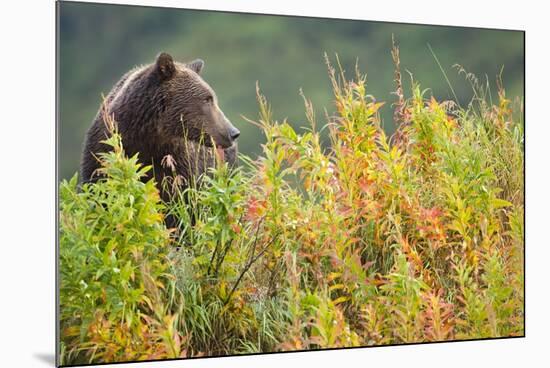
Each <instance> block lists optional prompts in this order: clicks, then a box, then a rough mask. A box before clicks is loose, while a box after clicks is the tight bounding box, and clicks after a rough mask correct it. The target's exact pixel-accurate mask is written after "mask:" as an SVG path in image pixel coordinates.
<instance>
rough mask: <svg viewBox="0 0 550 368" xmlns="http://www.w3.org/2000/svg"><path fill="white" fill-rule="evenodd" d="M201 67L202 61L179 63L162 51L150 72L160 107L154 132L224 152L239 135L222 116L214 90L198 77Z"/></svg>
mask: <svg viewBox="0 0 550 368" xmlns="http://www.w3.org/2000/svg"><path fill="white" fill-rule="evenodd" d="M203 67H204V62H203V61H202V60H201V59H197V60H194V61H192V62H190V63H179V62H175V61H174V59H173V58H172V56H170V55H169V54H167V53H164V52H163V53H160V54H159V55H158V56H157V59H156V61H155V63H154V64H152V65H151V66H150V70H149V73H151V74H150V76H154V77H155V78H154V79H155V80H156V85H157V87H156V93H155V96H154V98H153V99H154V100H156V101H155V103H156V104H158V106H162V111H160V112H159V116H158V120H157V124H158V126H157V131H158V132H159V133H160V134H161V135H162V136H164V137H171V138H173V139H181V138H185V139H186V140H191V141H194V142H198V143H200V144H203V145H205V146H208V147H212V146H213V145H215V146H216V148H217V149H218V150H220V149H225V148H228V147H231V146H232V145H233V144H234V143H235V141H236V139H237V138H238V137H239V135H240V132H239V130H238V129H237V128H235V126H233V124H231V122H230V121H229V119H227V117H226V116H225V115H224V113H223V112H222V110H221V109H220V107H219V106H218V99H217V97H216V94H215V93H214V91H213V89H212V88H211V87H210V86H209V85H208V83H206V82H205V81H204V80H203V79H202V77H201V76H200V73H201V71H202V69H203Z"/></svg>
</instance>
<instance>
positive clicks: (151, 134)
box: [80, 53, 240, 200]
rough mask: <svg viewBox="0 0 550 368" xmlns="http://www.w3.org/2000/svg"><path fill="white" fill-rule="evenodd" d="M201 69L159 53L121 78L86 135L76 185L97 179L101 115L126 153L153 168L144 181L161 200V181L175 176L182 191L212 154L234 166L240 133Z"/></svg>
mask: <svg viewBox="0 0 550 368" xmlns="http://www.w3.org/2000/svg"><path fill="white" fill-rule="evenodd" d="M203 67H204V62H203V61H202V60H200V59H197V60H195V61H192V62H190V63H180V62H176V61H174V60H173V58H172V56H170V55H169V54H167V53H160V54H159V55H158V56H157V59H156V61H155V62H154V63H153V64H149V65H145V66H141V67H136V68H134V69H132V70H130V71H129V72H128V73H126V74H125V75H124V76H123V77H122V78H121V79H120V80H119V81H118V82H117V83H116V84H115V86H114V87H113V89H112V90H111V92H110V93H109V94H108V95H107V97H106V98H105V101H104V104H103V105H102V107H101V108H100V109H99V111H98V113H97V115H96V117H95V119H94V121H93V123H92V126H91V127H90V128H89V130H88V132H87V133H86V138H85V141H84V148H83V153H82V160H81V164H80V171H81V180H82V181H83V182H93V181H95V180H97V179H98V178H99V176H98V173H97V169H98V168H99V162H98V160H97V158H96V157H97V154H98V153H100V152H105V151H107V150H109V149H110V147H109V146H107V145H105V144H103V143H101V141H103V140H105V138H106V137H108V135H109V131H108V128H107V126H106V124H105V122H104V114H108V115H109V116H112V117H113V118H114V120H115V121H116V123H117V128H118V132H119V133H120V134H121V136H122V144H123V146H124V150H125V152H126V154H127V155H128V156H133V155H134V154H136V153H139V156H138V158H139V161H140V163H142V164H144V165H152V166H153V170H151V171H150V172H149V173H150V174H149V177H148V178H145V179H146V180H147V179H150V178H151V177H152V176H154V177H155V180H156V183H157V186H158V188H159V190H160V191H161V193H162V197H163V198H164V199H165V200H166V199H167V197H168V196H167V194H168V193H166V191H164V190H162V188H163V187H162V183H163V180H164V178H165V177H167V176H169V177H177V178H179V179H180V180H179V182H181V185H182V186H186V185H189V184H190V181H191V180H193V178H195V177H198V176H199V175H200V174H202V173H204V172H205V171H206V170H207V168H208V167H212V166H213V165H214V164H215V160H216V152H217V156H218V158H221V159H223V160H225V161H226V162H228V163H229V165H230V166H233V165H234V164H235V162H236V160H237V142H236V140H237V138H238V137H239V134H240V132H239V130H238V129H237V128H235V127H234V126H233V124H231V122H230V121H229V120H228V119H227V118H226V117H225V115H224V113H223V112H222V111H221V110H220V108H219V106H218V99H217V97H216V94H215V93H214V91H213V90H212V88H211V87H210V86H209V85H208V84H207V83H206V82H205V81H204V80H203V79H202V78H201V76H200V73H201V70H202V69H203ZM213 146H215V148H214V147H213Z"/></svg>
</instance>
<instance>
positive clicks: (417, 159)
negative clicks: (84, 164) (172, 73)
mask: <svg viewBox="0 0 550 368" xmlns="http://www.w3.org/2000/svg"><path fill="white" fill-rule="evenodd" d="M395 51H396V50H395V49H394V52H395ZM394 55H396V57H397V58H398V57H399V54H398V53H396V54H394ZM327 65H328V67H329V74H330V78H331V81H332V86H333V91H334V97H335V107H336V110H337V113H336V114H335V115H334V116H327V119H328V121H327V124H326V125H325V126H324V127H323V128H322V129H328V131H329V136H330V139H331V147H330V149H326V148H324V146H323V145H322V144H321V138H320V131H319V130H318V129H317V117H316V116H315V110H314V109H313V107H312V104H311V102H310V101H309V100H307V99H306V98H304V101H305V107H306V115H307V117H308V119H309V121H310V128H309V129H305V130H304V131H303V132H302V133H299V132H297V131H296V130H295V129H294V128H293V127H292V126H291V125H290V124H289V123H288V122H287V121H286V120H285V121H283V122H280V123H279V122H276V121H274V119H273V114H272V111H271V109H270V107H269V105H268V104H267V101H266V99H265V97H263V96H262V95H261V94H260V93H259V92H258V101H259V106H260V118H259V120H258V121H257V122H253V123H254V124H255V125H257V126H259V127H260V129H261V130H262V132H263V133H264V134H265V137H266V143H265V144H264V145H263V154H262V155H261V156H260V157H259V158H258V159H256V160H252V159H249V158H247V157H243V161H244V162H245V165H244V167H241V168H238V169H236V170H229V169H228V168H227V166H226V165H225V164H221V163H219V164H218V165H217V166H216V167H215V168H213V169H212V170H211V171H210V172H209V173H208V175H206V176H204V177H202V178H199V180H197V182H196V183H195V185H192V186H191V187H190V188H187V189H185V190H184V191H178V190H176V191H175V192H174V193H173V196H172V199H171V200H170V201H169V202H168V203H160V201H159V195H158V192H157V191H156V189H155V185H154V181H152V180H151V181H148V182H146V183H143V182H141V181H140V177H141V176H142V175H143V174H144V173H145V172H146V170H148V168H147V167H140V166H139V165H138V163H137V157H132V158H127V157H125V156H124V152H123V150H122V144H121V142H120V137H119V136H118V134H116V132H114V134H113V135H112V137H111V138H109V139H108V140H107V143H108V144H110V145H112V146H113V148H114V151H113V152H112V153H108V154H104V155H102V156H101V157H100V159H101V162H102V169H101V170H102V171H103V173H104V174H106V176H107V178H106V179H104V180H100V181H99V182H98V183H96V184H93V185H90V184H85V185H83V186H81V187H80V188H78V186H77V179H76V177H74V178H73V179H71V181H69V182H64V183H63V184H62V186H61V238H60V247H61V249H60V250H61V252H60V255H61V264H60V270H61V290H60V292H61V326H62V346H63V359H64V363H65V364H72V363H76V362H83V361H86V362H100V361H101V362H104V361H123V360H132V359H160V358H166V357H178V356H201V355H227V354H238V353H245V352H269V351H279V350H285V351H286V350H302V349H319V348H328V347H347V346H367V345H380V344H396V343H412V342H426V341H442V340H460V339H472V338H485V337H499V336H521V335H523V334H524V319H523V318H524V317H523V313H524V309H523V297H524V294H523V290H524V288H523V274H524V271H523V238H524V236H523V215H524V207H523V206H524V199H523V121H522V120H521V115H522V111H521V108H522V107H521V105H519V106H518V105H517V104H514V103H512V102H511V101H510V100H509V99H507V97H506V95H505V92H504V90H503V89H502V88H499V90H498V97H497V98H498V100H497V102H496V104H492V103H490V97H491V96H490V91H489V90H488V88H481V87H480V85H479V83H477V81H476V80H475V79H472V76H471V75H470V76H469V80H470V81H471V82H472V86H473V88H474V91H475V97H474V99H473V100H472V101H471V103H470V104H469V105H468V106H466V107H464V108H461V107H459V106H458V105H457V104H456V103H455V102H451V101H437V100H436V99H435V98H434V97H433V96H430V95H429V91H428V90H422V89H421V87H420V85H419V84H418V83H417V82H416V81H414V80H413V81H412V83H411V85H412V90H411V96H410V98H408V99H406V98H405V97H404V96H403V89H402V84H401V74H400V73H399V72H396V82H397V83H398V88H397V92H396V93H397V94H398V97H399V98H398V102H397V103H396V104H395V106H394V108H395V109H396V113H395V114H394V116H395V118H396V123H397V124H398V129H397V131H396V133H395V134H394V135H393V136H391V137H388V136H387V135H386V133H385V131H384V129H383V128H382V126H381V123H380V115H379V110H380V108H381V106H382V103H381V102H378V101H376V100H375V99H374V98H373V97H372V96H370V95H369V94H368V93H367V90H366V77H365V76H364V75H362V74H361V73H359V72H358V71H357V72H356V76H355V78H354V80H353V81H349V80H347V79H346V77H345V75H344V72H343V71H342V68H341V67H338V68H334V67H333V66H332V65H331V64H330V63H328V61H327ZM396 65H399V64H398V63H396ZM165 215H169V216H173V217H174V218H175V219H177V222H178V228H177V229H173V230H172V231H170V232H169V231H168V230H166V228H165V226H164V221H163V218H164V216H165Z"/></svg>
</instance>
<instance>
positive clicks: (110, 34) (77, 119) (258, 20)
mask: <svg viewBox="0 0 550 368" xmlns="http://www.w3.org/2000/svg"><path fill="white" fill-rule="evenodd" d="M59 15H60V18H59V27H60V29H59V37H60V43H59V60H58V61H59V66H60V69H59V74H58V77H59V98H60V106H59V113H60V131H59V136H60V141H59V144H60V147H59V157H60V158H59V175H60V179H64V178H68V177H71V176H72V175H73V174H74V173H75V172H76V171H77V170H78V165H79V160H80V153H81V147H82V142H83V139H84V135H85V132H86V130H87V129H88V127H89V126H90V124H91V122H92V120H93V118H94V116H95V114H96V112H97V109H98V107H99V104H100V102H101V96H102V94H104V95H106V94H107V93H108V92H109V91H110V89H111V88H112V86H113V85H114V84H115V83H116V82H117V80H118V79H119V78H120V77H121V76H122V75H123V74H124V73H125V72H126V71H128V70H129V69H130V68H132V67H134V66H136V65H140V64H147V63H151V62H152V61H153V60H154V59H155V56H156V55H157V54H158V53H159V52H160V51H166V52H169V53H170V54H172V55H173V56H174V57H175V59H176V60H179V61H190V60H192V59H195V58H202V59H203V60H205V62H206V64H205V69H204V71H203V77H204V79H205V80H206V81H207V82H208V83H209V84H210V85H211V86H212V87H213V88H214V90H215V91H216V93H217V94H218V99H219V103H220V107H221V108H222V110H223V111H224V112H225V114H226V116H227V117H228V118H229V119H230V120H231V121H232V122H233V123H234V125H235V126H237V127H238V128H239V129H240V130H241V132H242V134H241V138H240V139H239V148H240V151H241V152H243V153H245V154H248V155H251V156H253V157H254V156H256V155H257V154H258V153H259V152H261V146H260V145H261V143H262V142H263V138H264V137H263V136H262V134H261V133H260V131H259V130H258V128H256V127H255V126H253V125H252V124H250V123H248V122H246V121H245V120H244V119H243V118H242V117H241V115H244V116H246V117H248V118H252V119H256V118H257V116H258V112H257V111H258V108H257V103H256V97H255V84H256V81H258V82H259V84H260V88H261V90H262V92H263V93H264V94H265V95H266V96H267V98H268V100H269V102H270V103H271V105H272V107H273V110H274V116H275V117H276V118H277V119H279V120H282V119H284V118H288V119H289V121H290V122H291V123H292V124H293V125H294V126H295V127H300V126H305V125H307V123H306V119H305V114H304V105H303V100H302V98H301V97H300V95H299V89H300V88H302V89H303V91H304V94H305V95H306V97H308V98H309V99H311V100H312V101H313V103H314V106H315V108H316V111H317V117H318V125H320V124H323V123H324V121H323V116H324V112H323V111H324V109H325V108H326V109H327V110H328V111H329V113H330V112H331V111H333V107H332V100H333V98H332V90H331V85H330V81H329V79H328V75H327V69H326V65H325V63H324V59H323V55H324V53H325V52H327V53H328V54H329V55H330V56H332V57H333V56H334V54H335V53H337V54H338V55H339V58H340V61H341V63H342V65H343V66H344V68H345V69H346V70H347V71H348V75H349V76H353V73H354V66H355V62H356V59H357V58H358V60H359V63H358V65H359V68H360V70H361V71H362V72H366V73H367V88H368V90H369V91H368V93H370V94H372V95H374V96H375V97H376V99H377V100H379V101H386V105H385V106H384V107H383V109H382V118H383V122H384V127H385V128H386V129H387V130H388V132H389V133H391V131H392V130H393V123H392V110H391V103H392V102H393V101H394V100H395V96H393V95H392V94H391V91H392V90H394V87H395V86H394V83H393V63H392V58H391V54H390V50H391V36H392V34H394V35H395V37H396V39H397V41H398V43H399V46H400V51H401V68H402V71H403V78H404V82H405V86H406V87H408V86H409V85H410V78H409V76H408V74H407V72H406V71H410V72H411V73H412V74H413V76H414V78H415V80H417V81H419V82H420V83H421V85H422V86H423V87H424V88H427V87H429V88H430V89H431V91H432V93H433V94H434V96H435V97H436V98H440V99H450V98H452V94H451V92H450V89H449V87H448V84H447V82H446V81H445V78H444V76H443V74H442V73H441V71H440V69H439V67H438V65H437V63H436V61H435V59H434V57H433V56H432V54H431V53H430V50H429V48H428V46H427V45H428V44H430V45H431V47H432V49H433V50H434V52H435V54H436V55H437V57H438V59H439V61H440V62H441V64H442V66H443V68H444V69H445V71H446V73H447V75H448V77H449V79H450V82H451V84H452V86H453V88H454V90H455V92H456V94H457V95H458V98H459V99H460V100H461V102H467V101H469V100H470V98H471V95H472V92H471V88H470V85H469V83H468V82H467V81H466V80H465V78H464V76H463V75H458V73H457V70H456V69H454V68H452V66H453V65H454V64H456V63H458V64H460V65H462V66H464V67H465V68H466V69H467V70H468V71H470V72H473V73H475V74H476V75H478V76H479V77H481V78H485V75H487V76H488V77H489V80H490V81H491V82H494V81H495V78H496V75H497V74H498V73H499V72H500V69H501V67H504V73H503V77H504V86H505V88H506V90H507V93H508V95H509V96H522V95H523V93H524V92H523V81H524V74H523V73H524V55H523V48H524V38H523V33H522V32H517V31H503V30H486V29H474V28H456V27H441V26H424V25H408V24H396V23H380V22H368V21H352V20H332V19H316V18H303V17H284V16H267V15H255V14H237V13H222V12H212V11H196V10H183V9H166V8H150V7H134V6H119V5H100V4H86V3H71V2H61V3H60V13H59ZM493 85H494V84H493ZM493 91H494V90H493ZM405 92H406V95H407V96H408V95H410V93H409V91H408V90H406V91H405Z"/></svg>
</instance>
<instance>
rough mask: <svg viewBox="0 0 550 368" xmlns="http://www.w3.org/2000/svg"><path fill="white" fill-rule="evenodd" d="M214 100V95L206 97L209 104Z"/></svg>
mask: <svg viewBox="0 0 550 368" xmlns="http://www.w3.org/2000/svg"><path fill="white" fill-rule="evenodd" d="M213 101H214V99H213V98H212V96H208V97H206V98H205V99H204V102H206V103H207V104H211V103H212V102H213Z"/></svg>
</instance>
